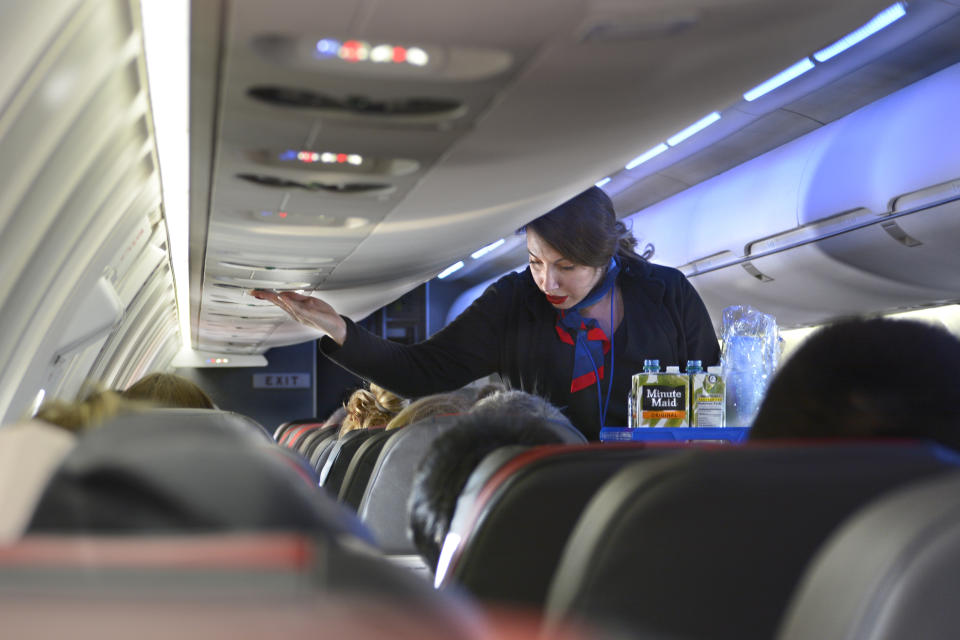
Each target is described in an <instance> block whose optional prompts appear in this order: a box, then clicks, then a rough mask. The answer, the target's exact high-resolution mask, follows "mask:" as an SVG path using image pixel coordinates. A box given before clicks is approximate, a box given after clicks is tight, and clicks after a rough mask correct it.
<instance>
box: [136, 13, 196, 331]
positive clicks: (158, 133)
mask: <svg viewBox="0 0 960 640" xmlns="http://www.w3.org/2000/svg"><path fill="white" fill-rule="evenodd" d="M140 9H141V13H142V18H143V41H144V42H143V44H144V52H145V56H146V67H147V78H148V82H149V86H150V103H151V111H152V114H153V124H154V136H155V138H156V142H157V158H158V162H159V164H160V177H161V184H162V188H163V209H164V220H165V221H166V224H167V234H168V236H169V238H170V262H171V265H172V267H173V280H174V286H175V288H176V295H177V313H178V315H179V319H180V337H181V340H182V341H183V346H184V348H186V349H190V348H191V340H190V272H189V266H188V265H189V254H190V226H189V215H190V180H189V168H190V138H189V136H190V120H189V111H190V106H189V90H188V87H189V81H190V80H189V78H190V59H189V58H190V37H189V34H190V6H189V3H188V2H187V0H142V1H141V3H140Z"/></svg>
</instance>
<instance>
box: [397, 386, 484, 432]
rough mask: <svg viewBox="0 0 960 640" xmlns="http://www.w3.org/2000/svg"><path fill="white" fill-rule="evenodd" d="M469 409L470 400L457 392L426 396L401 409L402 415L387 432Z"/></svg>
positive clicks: (398, 415) (398, 416) (399, 414)
mask: <svg viewBox="0 0 960 640" xmlns="http://www.w3.org/2000/svg"><path fill="white" fill-rule="evenodd" d="M469 408H470V398H469V397H467V395H466V394H463V393H460V392H457V391H452V392H450V393H437V394H434V395H432V396H424V397H422V398H418V399H417V400H414V401H413V402H411V403H410V404H409V405H407V406H406V407H404V408H403V409H401V410H400V413H398V414H397V415H395V416H394V417H393V418H392V419H391V420H390V422H388V423H387V431H391V430H393V429H399V428H401V427H405V426H407V425H408V424H411V423H413V422H417V421H419V420H424V419H426V418H431V417H433V416H442V415H449V414H456V413H464V412H465V411H467V410H468V409H469Z"/></svg>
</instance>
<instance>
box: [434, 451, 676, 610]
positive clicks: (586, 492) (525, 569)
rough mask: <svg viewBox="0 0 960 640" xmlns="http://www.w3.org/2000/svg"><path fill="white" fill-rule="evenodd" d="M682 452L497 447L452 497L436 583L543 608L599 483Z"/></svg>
mask: <svg viewBox="0 0 960 640" xmlns="http://www.w3.org/2000/svg"><path fill="white" fill-rule="evenodd" d="M510 449H514V451H513V452H512V455H511V452H510V451H509V450H510ZM680 451H684V449H683V448H681V447H662V446H661V447H647V446H645V445H644V443H640V442H637V443H624V444H616V445H608V444H589V445H574V446H571V445H543V446H538V447H532V448H527V447H524V448H521V450H520V451H516V450H515V448H514V447H508V448H505V450H498V451H495V452H494V453H493V454H491V455H490V456H488V457H487V458H485V459H484V461H483V462H482V463H481V464H480V466H478V467H477V469H476V471H474V473H473V474H472V475H471V476H470V479H469V480H468V481H467V484H466V485H465V486H464V490H463V492H462V493H461V494H460V498H459V499H458V500H457V507H456V512H455V514H454V517H453V520H452V522H451V524H450V529H449V533H448V536H447V540H446V541H445V543H444V549H443V555H442V556H441V557H442V558H446V559H447V562H445V563H444V562H443V561H441V565H440V566H439V567H438V570H437V580H436V583H437V585H438V586H440V587H443V588H446V587H450V586H457V587H460V588H462V589H464V590H466V591H467V592H468V593H470V594H471V595H473V596H475V597H477V598H479V599H480V600H483V601H488V602H491V603H499V604H509V605H514V606H516V605H522V606H527V607H531V608H533V609H536V610H540V609H542V608H543V606H544V603H545V601H546V597H547V590H548V588H549V586H550V580H551V578H552V577H553V574H554V571H555V570H556V567H557V563H558V561H559V560H560V557H561V555H562V552H563V548H564V544H565V543H566V541H567V539H568V538H569V536H570V532H571V531H572V530H573V528H574V525H575V524H576V522H577V519H578V518H579V516H580V513H581V512H582V511H583V509H584V508H585V507H586V505H587V503H588V502H589V500H590V498H591V497H592V496H593V495H594V494H595V493H596V492H597V491H598V490H599V489H600V487H601V485H602V484H603V483H604V482H605V481H606V480H607V479H609V478H610V477H611V476H612V475H613V474H614V473H616V472H617V471H619V470H620V469H621V468H623V467H624V466H625V465H627V464H631V463H635V462H637V461H640V460H645V459H653V458H657V457H659V456H661V455H664V454H668V453H674V452H680ZM497 458H499V459H497ZM491 472H492V473H491Z"/></svg>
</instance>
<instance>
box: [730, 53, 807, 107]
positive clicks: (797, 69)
mask: <svg viewBox="0 0 960 640" xmlns="http://www.w3.org/2000/svg"><path fill="white" fill-rule="evenodd" d="M810 69H813V62H811V60H810V58H804V59H803V60H801V61H800V62H797V63H796V64H794V65H791V66H790V67H788V68H786V69H784V70H783V71H781V72H780V73H778V74H777V75H775V76H773V77H772V78H770V79H769V80H767V81H766V82H763V83H761V84H758V85H757V86H755V87H754V88H753V89H750V91H747V92H746V93H745V94H743V99H744V100H746V101H747V102H753V101H754V100H756V99H757V98H759V97H760V96H765V95H767V94H768V93H770V92H771V91H773V90H774V89H776V88H777V87H782V86H783V85H785V84H787V83H788V82H790V81H791V80H793V79H794V78H797V77H799V76H801V75H803V74H804V73H806V72H807V71H810Z"/></svg>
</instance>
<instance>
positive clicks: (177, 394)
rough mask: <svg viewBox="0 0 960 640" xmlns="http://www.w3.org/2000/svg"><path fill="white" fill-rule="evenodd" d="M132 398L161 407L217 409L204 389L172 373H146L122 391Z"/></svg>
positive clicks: (124, 395) (124, 394)
mask: <svg viewBox="0 0 960 640" xmlns="http://www.w3.org/2000/svg"><path fill="white" fill-rule="evenodd" d="M122 395H123V397H124V398H128V399H130V400H143V401H145V402H150V403H152V404H154V405H156V406H159V407H171V408H184V409H216V405H214V404H213V400H211V399H210V396H208V395H207V394H206V393H205V392H204V390H203V389H201V388H200V387H198V386H197V385H196V384H194V383H193V382H191V381H190V380H187V379H186V378H184V377H182V376H178V375H175V374H172V373H151V374H149V375H146V376H144V377H142V378H140V379H139V380H137V381H136V382H134V383H133V384H132V385H130V386H129V387H127V389H126V390H125V391H123V393H122Z"/></svg>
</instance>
